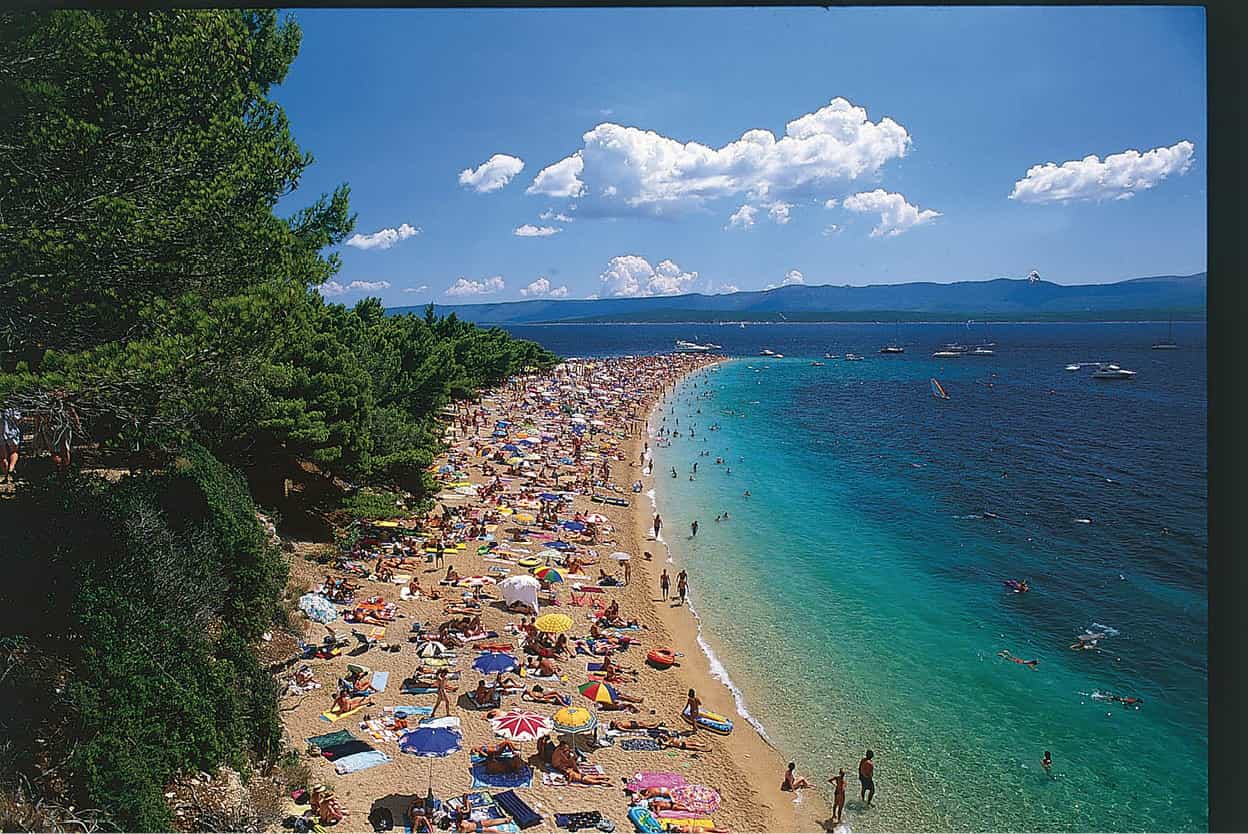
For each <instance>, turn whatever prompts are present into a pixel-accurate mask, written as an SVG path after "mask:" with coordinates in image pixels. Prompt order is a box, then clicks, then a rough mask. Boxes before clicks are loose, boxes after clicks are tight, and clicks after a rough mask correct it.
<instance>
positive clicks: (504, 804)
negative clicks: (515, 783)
mask: <svg viewBox="0 0 1248 834" xmlns="http://www.w3.org/2000/svg"><path fill="white" fill-rule="evenodd" d="M530 776H532V773H531V772H530ZM494 803H495V804H496V805H498V807H500V808H502V809H503V810H504V811H505V812H506V813H507V816H509V817H511V818H512V819H513V820H515V821H516V825H518V826H519V827H520V828H532V827H533V826H535V825H537V824H538V823H540V822H541V821H542V815H541V814H539V813H537V811H534V810H533V809H532V808H530V807H529V805H528V803H526V802H525V801H524V800H523V799H521V798H520V797H518V796H516V792H515V791H511V790H507V791H503V792H502V793H496V794H494Z"/></svg>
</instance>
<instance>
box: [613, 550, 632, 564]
mask: <svg viewBox="0 0 1248 834" xmlns="http://www.w3.org/2000/svg"><path fill="white" fill-rule="evenodd" d="M611 558H612V559H614V560H615V561H617V562H627V561H628V560H629V559H631V558H633V557H632V556H629V555H628V554H627V553H625V552H624V551H622V550H617V551H615V552H614V553H612V554H611Z"/></svg>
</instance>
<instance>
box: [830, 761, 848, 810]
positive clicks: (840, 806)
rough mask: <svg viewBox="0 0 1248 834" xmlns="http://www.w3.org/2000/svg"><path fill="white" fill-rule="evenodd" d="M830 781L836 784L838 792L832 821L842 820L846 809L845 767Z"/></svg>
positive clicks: (834, 799) (833, 807)
mask: <svg viewBox="0 0 1248 834" xmlns="http://www.w3.org/2000/svg"><path fill="white" fill-rule="evenodd" d="M828 781H829V782H830V783H832V784H833V785H835V786H836V794H835V796H834V797H833V803H832V821H833V822H840V821H841V814H842V813H843V812H844V811H845V768H841V772H840V773H838V774H837V775H836V776H833V777H832V778H831V779H829V780H828Z"/></svg>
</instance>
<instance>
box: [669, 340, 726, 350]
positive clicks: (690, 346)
mask: <svg viewBox="0 0 1248 834" xmlns="http://www.w3.org/2000/svg"><path fill="white" fill-rule="evenodd" d="M716 347H717V345H700V344H698V343H697V342H687V341H685V340H684V339H677V340H676V352H677V353H706V352H708V351H710V350H714V349H715V348H716Z"/></svg>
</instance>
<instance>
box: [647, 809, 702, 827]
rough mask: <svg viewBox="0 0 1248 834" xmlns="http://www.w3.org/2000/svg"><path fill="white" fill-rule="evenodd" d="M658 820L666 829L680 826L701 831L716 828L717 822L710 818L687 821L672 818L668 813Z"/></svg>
mask: <svg viewBox="0 0 1248 834" xmlns="http://www.w3.org/2000/svg"><path fill="white" fill-rule="evenodd" d="M658 820H659V823H660V824H661V825H663V826H664V828H666V827H667V826H669V825H680V826H687V827H692V828H699V829H701V828H714V827H715V820H713V819H711V818H710V817H699V818H689V819H686V818H685V817H673V816H670V815H669V814H668V812H667V811H664V812H663V816H661V817H659V818H658Z"/></svg>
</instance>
